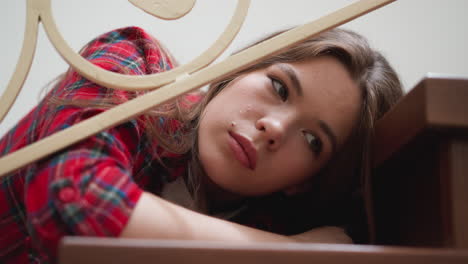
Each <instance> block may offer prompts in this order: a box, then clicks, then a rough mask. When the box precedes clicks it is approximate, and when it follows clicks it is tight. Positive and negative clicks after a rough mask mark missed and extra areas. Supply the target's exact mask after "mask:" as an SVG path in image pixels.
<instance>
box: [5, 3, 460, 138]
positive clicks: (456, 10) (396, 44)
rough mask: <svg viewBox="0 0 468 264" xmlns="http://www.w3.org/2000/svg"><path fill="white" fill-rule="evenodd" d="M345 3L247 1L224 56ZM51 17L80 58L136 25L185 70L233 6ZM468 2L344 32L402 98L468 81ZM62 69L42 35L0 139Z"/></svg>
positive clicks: (17, 34)
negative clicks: (442, 76) (392, 78)
mask: <svg viewBox="0 0 468 264" xmlns="http://www.w3.org/2000/svg"><path fill="white" fill-rule="evenodd" d="M25 2H26V0H3V1H2V4H1V5H0V32H1V36H2V37H1V41H0V50H1V60H2V62H1V63H0V92H3V91H4V89H5V87H6V85H7V84H8V81H9V78H10V76H11V75H12V73H13V70H14V67H15V65H16V61H17V59H18V57H19V52H20V48H21V45H22V39H23V31H24V18H25V5H26V4H25ZM350 2H352V1H347V0H289V1H281V0H252V3H251V7H250V10H249V15H248V17H247V19H246V21H245V24H244V27H243V29H242V30H241V32H240V33H239V35H238V38H237V39H236V40H235V41H234V43H233V44H232V45H231V46H230V47H229V49H228V50H227V51H226V52H225V55H224V56H226V55H227V54H229V53H230V52H231V51H232V50H234V49H236V48H238V47H241V46H243V45H244V44H246V43H249V42H250V41H252V40H254V39H256V38H257V37H259V36H262V35H264V34H265V32H270V31H276V30H277V29H280V28H284V27H287V26H291V25H296V24H300V23H305V22H308V21H312V20H314V19H316V18H319V17H320V16H322V15H324V14H327V13H329V12H332V11H334V10H335V9H337V8H339V7H342V6H345V5H347V4H349V3H350ZM52 3H53V12H54V17H55V20H56V22H57V23H58V24H59V29H60V30H61V32H62V34H63V36H64V37H65V39H66V40H67V41H68V43H69V45H70V46H71V47H73V48H74V49H75V50H79V49H80V47H81V46H83V45H84V44H85V43H86V42H88V41H89V40H90V39H92V38H93V37H95V36H97V35H98V34H101V33H103V32H105V31H108V30H111V29H113V28H117V27H123V26H128V25H138V26H141V27H143V28H145V29H147V30H148V31H150V32H151V33H152V34H153V35H154V36H156V37H157V38H159V39H160V40H162V41H163V42H164V43H165V44H166V45H167V46H168V47H169V48H170V50H171V51H172V52H173V54H174V55H175V56H176V58H178V60H179V61H180V62H181V63H185V62H188V61H190V60H191V59H193V58H195V57H196V56H197V55H198V54H200V53H201V52H202V51H204V49H205V48H207V47H208V46H209V45H210V44H211V43H212V42H213V41H214V40H215V39H216V38H217V36H218V35H219V34H220V33H221V32H222V31H223V28H224V27H225V26H226V25H227V23H228V21H229V19H230V17H231V15H232V13H233V11H234V8H235V5H236V1H235V0H198V2H197V3H196V5H195V7H194V9H193V10H192V12H191V13H189V14H188V15H187V16H185V17H183V18H182V19H180V20H178V21H161V20H159V19H156V18H153V17H151V16H149V15H147V14H146V13H144V12H143V11H141V10H139V9H137V8H135V7H134V6H133V5H131V4H130V3H128V2H127V1H126V0H80V1H76V0H52ZM466 10H468V1H466V0H446V1H443V0H398V1H396V2H394V3H392V4H390V5H388V6H386V7H383V8H382V9H379V10H377V11H374V12H373V13H371V14H368V15H366V16H364V17H361V18H359V19H357V20H355V21H352V22H350V23H348V24H346V25H345V26H344V27H345V28H349V29H353V30H356V31H358V32H360V33H361V34H364V35H365V36H366V37H367V38H368V39H369V40H370V42H371V44H373V45H374V47H376V48H377V49H379V50H380V51H382V52H383V54H384V55H386V56H387V58H388V59H389V61H390V62H391V63H392V65H393V66H394V67H395V68H396V70H397V72H398V73H399V74H400V76H401V78H402V80H403V84H404V86H405V89H406V90H409V89H410V88H411V87H413V86H414V85H415V84H416V83H417V82H418V81H419V80H420V79H421V78H422V77H423V76H424V75H425V74H426V73H427V72H437V73H449V74H451V75H458V76H465V77H467V76H468V51H466V50H465V49H464V48H465V47H468V36H467V34H466V27H467V26H468V16H466V15H465V14H466ZM66 68H67V65H66V64H65V63H64V62H63V60H62V59H61V58H60V57H59V55H58V54H57V53H56V52H55V50H54V49H53V47H52V45H51V44H50V42H49V41H48V39H47V37H46V35H45V33H44V31H43V30H42V28H40V32H39V39H38V45H37V50H36V57H35V59H34V62H33V65H32V68H31V72H30V74H29V76H28V79H27V80H26V83H25V86H24V89H23V91H22V92H21V94H20V96H19V98H18V101H17V102H16V103H15V105H14V106H13V108H12V110H11V111H10V113H9V114H8V116H7V117H6V118H5V120H4V121H3V122H2V123H1V124H0V135H2V134H4V133H5V131H6V130H8V129H9V128H10V127H11V126H13V124H14V123H15V122H17V120H19V119H20V118H21V116H23V115H24V114H26V113H27V112H28V111H29V110H30V109H31V108H32V107H33V106H34V105H35V104H36V103H37V101H38V98H39V96H40V91H41V89H42V87H44V86H45V85H46V84H47V83H48V81H50V80H51V79H53V78H54V77H56V76H57V75H59V74H60V73H61V72H64V71H65V70H66Z"/></svg>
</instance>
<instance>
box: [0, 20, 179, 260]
mask: <svg viewBox="0 0 468 264" xmlns="http://www.w3.org/2000/svg"><path fill="white" fill-rule="evenodd" d="M82 55H83V56H84V57H85V58H86V59H88V60H89V61H91V62H92V63H94V64H95V65H98V66H99V67H102V68H104V69H106V70H110V71H114V72H121V73H125V74H133V75H142V74H150V73H157V72H161V71H166V70H168V69H170V68H172V62H171V59H170V56H169V55H168V54H167V53H165V52H164V51H163V49H162V48H161V47H160V45H159V44H158V42H157V41H156V40H155V39H153V38H152V37H151V36H149V35H148V34H147V33H145V32H144V31H143V30H141V29H139V28H136V27H129V28H123V29H119V30H115V31H112V32H109V33H107V34H104V35H102V36H100V37H98V38H97V39H95V40H93V41H92V42H90V43H89V44H88V45H87V46H86V47H85V49H84V50H83V52H82ZM105 91H106V89H105V88H103V87H101V86H98V85H96V84H95V83H92V82H90V81H88V80H87V79H85V78H83V77H81V76H79V75H78V74H77V73H76V72H75V71H72V70H70V71H68V72H67V73H66V75H65V77H64V79H63V80H62V81H61V83H60V84H59V85H57V86H56V87H55V88H54V89H53V90H52V91H51V92H50V93H53V94H54V95H56V96H59V97H60V98H64V99H74V100H76V99H84V100H89V99H99V98H102V97H103V96H104V94H105ZM115 95H116V96H118V97H121V98H126V97H127V95H128V93H127V92H123V91H116V92H115ZM49 96H50V94H49ZM102 111H104V109H97V108H91V107H76V106H70V105H66V106H59V107H55V106H52V105H50V104H47V103H45V102H44V101H43V102H41V103H40V104H39V105H38V106H37V107H36V108H34V109H33V110H32V111H31V112H30V113H29V114H28V115H27V116H26V117H24V118H23V119H22V120H21V121H20V122H19V123H18V124H17V125H16V127H14V128H13V129H12V130H11V131H10V132H9V133H7V134H6V135H5V136H4V137H3V138H2V139H1V140H0V156H3V155H6V154H8V153H11V152H14V151H15V150H18V149H20V148H22V147H24V146H26V145H28V144H31V143H32V142H35V141H37V140H40V139H42V138H44V137H46V136H48V135H51V134H53V133H55V132H56V131H59V130H62V129H64V128H66V127H69V126H71V125H73V124H76V123H78V122H80V121H81V120H84V119H86V118H89V117H91V116H94V115H96V114H98V113H100V112H102ZM144 132H145V131H144V127H143V123H142V121H140V120H139V119H135V120H131V121H129V122H127V123H124V124H122V125H119V126H117V127H114V128H111V129H108V130H106V131H103V132H101V133H99V134H97V135H95V136H92V137H90V138H88V139H86V140H83V141H81V142H79V143H77V144H75V145H73V146H72V147H69V148H67V149H65V150H62V151H60V152H58V153H55V154H53V155H51V156H49V157H47V158H45V159H43V160H41V161H39V162H36V163H34V164H31V165H29V166H27V167H25V168H22V169H20V170H18V171H16V172H14V173H12V174H10V175H7V176H6V177H2V178H1V179H0V183H1V184H0V230H1V233H0V262H2V263H4V262H8V263H36V262H49V261H51V262H54V256H55V255H56V250H57V244H58V242H59V240H60V238H61V237H63V236H65V235H83V236H118V235H119V234H120V232H121V231H122V229H123V228H124V226H125V224H126V223H127V221H128V219H129V216H130V214H131V212H132V209H133V208H134V206H135V204H136V202H137V201H138V199H139V197H140V195H141V193H142V189H145V190H150V191H152V192H154V193H158V192H160V191H161V188H162V186H163V184H164V183H165V182H167V181H170V180H171V179H173V178H174V177H177V175H180V174H181V173H182V170H183V168H185V166H184V165H185V163H184V161H183V159H182V158H181V157H180V156H177V155H165V154H164V153H165V152H164V151H163V150H162V149H159V148H156V149H157V151H156V152H154V149H155V148H154V146H155V145H154V142H153V144H152V143H151V142H149V141H148V140H147V137H146V134H145V133H144ZM163 152H164V153H163ZM150 153H155V155H160V157H161V158H162V159H163V160H164V159H166V160H165V161H167V162H169V163H171V162H172V163H173V165H172V169H166V168H164V167H163V166H161V164H160V163H159V162H157V159H155V158H154V156H152V155H151V154H150ZM166 154H167V153H166ZM178 158H179V159H178ZM174 164H175V165H174ZM155 176H157V177H155Z"/></svg>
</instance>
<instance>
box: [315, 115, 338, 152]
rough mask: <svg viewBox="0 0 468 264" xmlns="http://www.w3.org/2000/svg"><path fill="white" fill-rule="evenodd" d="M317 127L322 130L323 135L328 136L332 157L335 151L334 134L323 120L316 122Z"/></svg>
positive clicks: (335, 141) (335, 140)
mask: <svg viewBox="0 0 468 264" xmlns="http://www.w3.org/2000/svg"><path fill="white" fill-rule="evenodd" d="M318 124H319V127H320V128H321V129H322V131H323V132H324V133H325V135H327V136H328V139H329V140H330V142H331V145H332V155H334V154H335V153H336V151H337V144H338V143H337V139H336V135H335V133H333V130H332V129H331V128H330V126H329V125H328V124H327V123H325V121H323V120H318Z"/></svg>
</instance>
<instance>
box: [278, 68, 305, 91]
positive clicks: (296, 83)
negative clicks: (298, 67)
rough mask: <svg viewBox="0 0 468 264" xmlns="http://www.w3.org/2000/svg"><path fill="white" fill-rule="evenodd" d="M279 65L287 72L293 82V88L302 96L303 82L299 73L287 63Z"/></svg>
mask: <svg viewBox="0 0 468 264" xmlns="http://www.w3.org/2000/svg"><path fill="white" fill-rule="evenodd" d="M277 66H278V68H280V70H281V71H283V72H284V73H285V74H286V76H287V77H288V79H289V81H290V82H291V83H292V86H293V88H294V89H295V90H296V93H297V94H298V95H299V96H302V94H303V93H302V86H301V82H300V81H299V78H297V74H296V72H295V71H294V69H293V68H292V67H291V66H290V65H288V64H286V63H279V64H277Z"/></svg>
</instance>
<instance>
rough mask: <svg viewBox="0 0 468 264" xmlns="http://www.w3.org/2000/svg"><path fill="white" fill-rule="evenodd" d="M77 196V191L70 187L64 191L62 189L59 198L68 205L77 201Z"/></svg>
mask: <svg viewBox="0 0 468 264" xmlns="http://www.w3.org/2000/svg"><path fill="white" fill-rule="evenodd" d="M75 195H76V192H75V189H74V188H73V187H70V186H69V187H64V188H63V189H61V190H60V192H59V195H58V197H59V199H60V201H62V202H64V203H68V202H71V201H73V200H75Z"/></svg>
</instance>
